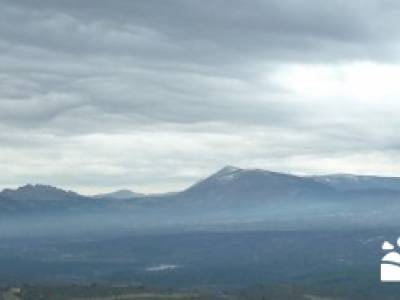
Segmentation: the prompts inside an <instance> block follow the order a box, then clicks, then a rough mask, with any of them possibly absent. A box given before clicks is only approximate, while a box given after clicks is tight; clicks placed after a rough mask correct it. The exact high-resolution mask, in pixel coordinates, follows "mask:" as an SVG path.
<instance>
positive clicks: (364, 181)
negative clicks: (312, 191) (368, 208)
mask: <svg viewBox="0 0 400 300" xmlns="http://www.w3.org/2000/svg"><path fill="white" fill-rule="evenodd" d="M310 178H312V179H314V180H315V181H316V182H319V183H323V184H326V185H328V186H330V187H333V188H336V189H339V190H347V191H350V190H374V189H375V190H392V191H400V178H398V177H379V176H365V175H363V176H361V175H351V174H335V175H322V176H311V177H310Z"/></svg>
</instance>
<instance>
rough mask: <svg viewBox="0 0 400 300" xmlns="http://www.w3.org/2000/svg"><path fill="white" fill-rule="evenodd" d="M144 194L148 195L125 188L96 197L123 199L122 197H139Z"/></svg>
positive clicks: (96, 196)
mask: <svg viewBox="0 0 400 300" xmlns="http://www.w3.org/2000/svg"><path fill="white" fill-rule="evenodd" d="M144 196H146V195H145V194H140V193H135V192H132V191H130V190H126V189H123V190H118V191H115V192H111V193H105V194H99V195H95V196H94V198H108V199H119V200H122V199H131V198H139V197H144Z"/></svg>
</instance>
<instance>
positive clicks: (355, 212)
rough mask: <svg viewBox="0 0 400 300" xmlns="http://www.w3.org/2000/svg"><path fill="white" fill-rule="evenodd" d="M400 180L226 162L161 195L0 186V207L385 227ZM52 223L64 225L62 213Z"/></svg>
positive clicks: (141, 222)
mask: <svg viewBox="0 0 400 300" xmlns="http://www.w3.org/2000/svg"><path fill="white" fill-rule="evenodd" d="M399 180H400V179H398V178H380V177H374V176H355V177H354V176H351V177H350V176H348V175H330V176H295V175H291V174H285V173H278V172H271V171H266V170H260V169H240V168H236V167H231V166H228V167H225V168H223V169H221V170H219V171H218V172H216V173H214V174H212V175H210V176H208V177H207V178H205V179H203V180H201V181H199V182H197V183H195V184H193V185H192V186H190V187H188V188H187V189H185V190H183V191H180V192H176V193H169V194H160V195H140V194H136V193H133V192H131V191H127V190H122V191H117V192H116V193H111V194H105V195H101V197H85V196H82V195H79V194H77V193H74V192H70V191H64V190H61V189H58V188H55V187H51V186H45V185H26V186H23V187H20V188H18V189H16V190H10V189H6V190H4V191H2V192H0V214H1V215H2V216H5V215H10V214H13V215H15V214H19V215H29V214H31V213H35V214H50V215H52V214H57V216H58V218H61V217H60V216H62V215H64V214H65V215H67V217H68V218H70V222H73V223H74V225H77V222H76V220H77V218H78V217H77V216H78V215H79V216H80V217H79V218H81V219H82V218H86V217H84V215H90V216H91V217H92V219H91V223H90V224H91V226H92V227H93V228H96V226H97V225H98V224H101V226H105V227H106V224H107V222H109V224H113V226H114V225H115V226H120V227H124V228H131V227H132V228H133V227H134V228H141V227H143V226H148V227H151V228H165V227H166V226H184V227H185V226H186V227H187V226H195V227H196V226H197V227H198V226H213V225H215V224H225V225H226V224H240V226H242V225H243V224H267V225H263V226H267V227H269V228H281V229H282V228H285V229H290V228H293V227H294V228H297V227H299V226H302V227H304V228H313V227H323V226H328V227H329V226H330V227H332V226H333V227H335V226H336V227H337V226H370V225H371V224H373V225H376V226H383V225H393V224H398V223H400V222H399V221H398V212H400V190H398V189H397V185H396V182H399ZM110 200H112V201H110ZM85 222H86V221H85ZM58 223H59V224H62V221H61V219H59V220H58ZM86 223H87V222H86ZM229 226H231V225H229ZM235 226H236V225H235ZM257 226H258V225H257Z"/></svg>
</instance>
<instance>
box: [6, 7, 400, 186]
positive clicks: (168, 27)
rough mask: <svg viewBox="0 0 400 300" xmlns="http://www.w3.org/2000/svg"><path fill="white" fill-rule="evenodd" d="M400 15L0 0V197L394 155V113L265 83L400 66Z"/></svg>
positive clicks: (377, 10) (171, 182)
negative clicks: (14, 188) (318, 71)
mask: <svg viewBox="0 0 400 300" xmlns="http://www.w3.org/2000/svg"><path fill="white" fill-rule="evenodd" d="M399 8H400V5H399V4H398V3H397V1H378V0H365V1H344V0H338V1H295V0H286V1H278V0H270V1H261V0H257V1H251V2H246V1H222V0H216V1H208V2H204V1H183V0H178V1H164V0H162V1H161V0H151V1H128V0H116V1H106V0H97V1H78V0H65V1H61V0H51V1H50V0H42V1H29V0H28V1H20V0H0V65H1V70H0V131H1V132H0V144H1V148H0V166H1V168H2V169H3V170H7V174H8V176H7V178H4V177H3V178H1V177H0V186H2V185H9V184H18V183H25V182H27V181H29V182H35V181H42V182H48V183H52V184H57V185H61V186H62V185H65V186H68V187H70V188H74V187H78V188H80V189H86V190H88V189H93V190H96V189H101V187H104V186H107V187H112V186H119V184H118V183H120V185H123V186H120V187H124V186H126V185H128V184H129V183H130V182H135V183H138V184H140V186H141V187H142V188H143V189H145V190H146V191H149V190H157V189H166V190H170V189H173V187H183V186H185V185H187V184H189V182H191V181H193V180H194V179H195V178H198V177H201V176H203V175H206V174H207V173H208V172H211V171H212V170H213V169H215V168H217V167H219V166H221V165H224V164H239V165H242V166H252V167H257V166H258V167H270V168H274V169H275V170H278V171H279V169H280V168H279V166H281V169H282V170H287V171H292V170H293V171H299V170H300V169H301V168H305V169H307V168H308V169H307V171H309V172H312V171H321V169H323V168H324V167H327V168H328V167H330V168H331V169H332V167H331V166H330V165H329V164H328V163H326V164H324V162H325V161H326V159H328V158H329V159H332V160H335V159H336V160H337V161H340V156H343V157H352V155H356V154H359V155H364V154H365V155H372V154H371V153H378V154H379V155H381V157H385V155H386V154H387V155H388V157H393V158H395V157H397V152H398V150H399V149H398V145H399V143H398V142H397V141H396V131H395V129H396V128H398V122H397V121H396V118H395V116H391V115H390V113H388V112H383V113H382V114H381V115H379V116H376V113H375V111H376V108H377V107H378V105H376V104H373V105H371V106H369V107H368V108H365V109H360V110H355V109H353V108H352V105H356V104H357V103H356V101H353V100H351V99H350V100H349V101H350V104H348V105H347V104H346V103H345V101H344V100H343V99H336V98H335V97H334V96H329V97H327V96H321V98H323V99H317V100H312V101H311V100H310V99H308V96H307V95H299V94H296V93H295V92H293V91H290V90H288V88H287V87H286V86H285V85H281V84H280V83H277V82H276V80H274V75H275V73H276V72H277V70H280V68H284V67H285V66H291V65H293V64H303V65H309V66H310V67H312V66H314V65H318V64H330V65H334V64H339V65H340V64H344V65H346V64H351V63H353V62H358V61H369V62H379V63H386V64H393V65H396V64H397V59H398V56H397V55H398V54H397V53H398V51H397V50H398V41H399V33H400V31H399V30H398V28H399V26H398V19H399V16H400V11H399ZM297 97H299V98H297ZM394 98H395V97H394ZM319 100H321V101H319ZM385 101H386V102H385V104H386V105H387V106H388V107H391V106H390V105H389V104H390V103H389V102H391V101H392V100H391V99H389V100H385ZM334 103H337V105H336V106H335V105H333V104H334ZM395 108H396V105H394V106H393V109H392V110H393V111H394V110H395ZM365 120H368V124H366V123H365ZM307 160H313V161H315V162H318V161H320V162H321V165H320V166H318V165H317V163H315V164H309V166H307V163H306V161H307ZM354 161H355V165H354V166H356V162H357V159H354ZM359 161H363V160H362V158H360V159H359ZM359 164H361V163H359ZM343 165H345V164H339V163H338V166H343ZM382 165H385V159H384V158H382ZM357 166H358V165H357ZM371 168H373V167H372V166H371ZM328 169H329V168H328ZM355 169H357V168H356V167H353V168H350V170H355ZM383 169H384V168H383ZM77 170H81V172H78V171H77ZM329 170H330V169H329ZM385 170H387V169H385ZM174 174H176V175H174ZM132 185H133V184H132ZM134 187H135V186H133V188H134ZM168 187H169V188H168ZM139 190H140V188H139Z"/></svg>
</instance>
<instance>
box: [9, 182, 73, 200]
mask: <svg viewBox="0 0 400 300" xmlns="http://www.w3.org/2000/svg"><path fill="white" fill-rule="evenodd" d="M1 194H3V195H4V196H6V197H7V198H10V199H22V198H26V199H31V200H58V199H61V198H62V199H63V198H65V197H71V196H73V197H80V196H79V195H78V194H77V193H75V192H71V191H65V190H62V189H60V188H57V187H54V186H51V185H45V184H26V185H23V186H20V187H18V188H16V189H4V190H3V191H2V192H1Z"/></svg>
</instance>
